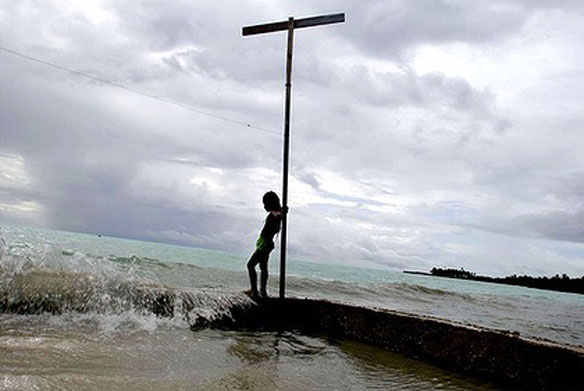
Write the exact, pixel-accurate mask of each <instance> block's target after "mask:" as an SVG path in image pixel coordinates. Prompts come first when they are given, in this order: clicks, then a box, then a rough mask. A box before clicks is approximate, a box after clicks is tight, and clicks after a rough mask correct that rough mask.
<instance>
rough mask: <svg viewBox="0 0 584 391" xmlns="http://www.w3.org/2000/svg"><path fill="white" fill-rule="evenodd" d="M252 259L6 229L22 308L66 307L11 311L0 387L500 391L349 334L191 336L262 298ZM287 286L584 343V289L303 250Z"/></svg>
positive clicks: (8, 280)
mask: <svg viewBox="0 0 584 391" xmlns="http://www.w3.org/2000/svg"><path fill="white" fill-rule="evenodd" d="M275 254H277V252H276V253H275ZM246 261H247V254H231V253H226V252H221V251H212V250H205V249H197V248H190V247H182V246H171V245H165V244H158V243H148V242H140V241H134V240H125V239H117V238H109V237H99V236H95V235H85V234H78V233H69V232H59V231H51V230H39V229H30V228H22V227H13V226H0V298H2V297H4V298H5V300H7V301H6V302H7V303H10V302H14V301H18V300H19V299H20V298H22V297H25V296H26V297H31V295H33V296H34V295H36V296H34V297H39V298H42V297H43V296H46V297H49V296H50V297H52V298H53V299H54V298H55V297H57V298H58V300H61V301H62V303H63V306H62V308H63V309H64V310H63V313H62V314H61V315H50V314H32V313H29V314H20V315H17V314H10V313H4V314H0V352H2V353H3V354H2V355H1V358H0V384H4V386H5V387H4V388H9V389H34V388H38V389H55V388H56V389H128V386H129V385H130V384H131V385H132V386H133V388H134V389H265V388H267V389H307V390H308V389H319V388H327V389H346V390H349V389H365V388H380V389H388V388H399V389H412V390H413V389H448V390H455V389H489V388H491V386H490V385H488V384H486V383H483V382H477V381H475V380H472V379H468V378H464V377H461V376H458V375H455V374H452V373H448V372H445V371H443V370H440V369H437V368H435V367H432V366H428V365H425V364H421V363H418V362H415V361H412V360H407V359H404V358H403V357H400V356H397V355H392V354H390V353H388V352H385V351H382V350H379V349H376V348H372V347H368V346H364V345H359V344H354V343H349V342H346V341H330V340H323V339H320V338H316V337H308V336H302V335H297V334H294V333H284V334H281V333H280V334H277V333H259V332H256V333H254V332H247V333H241V332H227V331H218V330H203V331H201V332H193V331H191V330H190V326H192V325H193V322H194V321H196V320H197V319H202V318H207V319H211V318H213V317H214V316H217V315H218V314H221V313H223V311H225V308H226V307H228V306H229V305H232V304H234V303H236V304H245V302H246V300H247V301H248V300H249V299H248V298H247V296H245V295H244V294H243V293H242V291H243V290H244V289H247V288H248V279H247V275H246V272H245V263H246ZM270 270H271V278H270V281H269V291H270V292H271V294H272V295H275V294H276V293H277V292H278V286H277V282H278V281H277V280H278V278H277V275H278V262H277V255H272V260H271V264H270ZM71 286H73V288H71ZM65 287H68V288H65ZM132 287H141V289H156V287H166V288H169V289H173V290H176V291H179V292H186V293H188V294H189V295H191V296H190V297H193V298H194V299H193V300H194V302H195V303H196V305H195V308H194V309H193V310H192V311H191V313H175V316H174V318H170V319H169V318H158V317H156V316H154V315H153V314H151V313H146V312H144V311H143V310H140V309H138V308H136V307H135V306H134V305H133V304H132V300H131V297H130V296H128V292H130V291H131V289H132ZM27 295H28V296H27ZM287 295H289V296H297V297H310V298H321V299H328V300H332V301H337V302H343V303H349V304H354V305H359V306H365V307H377V308H385V309H390V310H397V311H404V312H408V313H416V314H421V315H425V316H432V317H437V318H442V319H447V320H449V321H455V322H460V323H466V324H472V325H478V326H483V327H489V328H496V329H504V330H510V331H514V332H519V333H520V334H522V335H525V336H529V337H537V338H546V339H549V340H552V341H555V342H558V343H562V344H572V345H580V346H582V345H584V296H583V295H576V294H567V293H560V292H552V291H543V290H537V289H529V288H523V287H514V286H506V285H497V284H488V283H481V282H474V281H463V280H454V279H446V278H437V277H428V276H419V275H410V274H404V273H401V272H398V271H388V270H371V269H363V268H353V267H346V266H337V265H329V264H323V263H314V262H307V261H300V260H295V259H290V260H289V266H288V277H287ZM79 309H82V311H80V310H79ZM276 380H277V381H276ZM323 382H324V383H323ZM322 384H327V385H329V386H327V387H322Z"/></svg>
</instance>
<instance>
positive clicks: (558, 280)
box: [404, 267, 584, 294]
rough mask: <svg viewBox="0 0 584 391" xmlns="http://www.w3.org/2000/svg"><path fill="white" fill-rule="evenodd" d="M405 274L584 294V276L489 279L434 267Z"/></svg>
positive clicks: (513, 276)
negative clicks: (428, 271) (427, 271)
mask: <svg viewBox="0 0 584 391" xmlns="http://www.w3.org/2000/svg"><path fill="white" fill-rule="evenodd" d="M404 273H408V274H419V275H424V276H436V277H448V278H460V279H463V280H473V281H484V282H492V283H495V284H507V285H519V286H525V287H528V288H538V289H548V290H552V291H559V292H570V293H581V294H584V276H583V277H580V278H570V277H568V276H567V275H566V274H563V275H561V276H560V275H559V274H556V275H555V276H553V277H530V276H518V275H516V274H513V275H512V276H508V277H502V278H500V277H487V276H477V274H476V273H473V272H469V271H467V270H464V268H461V269H441V268H437V267H434V268H432V270H430V273H426V272H420V271H410V270H406V271H404Z"/></svg>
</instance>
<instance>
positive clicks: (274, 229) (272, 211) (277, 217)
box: [247, 191, 282, 298]
mask: <svg viewBox="0 0 584 391" xmlns="http://www.w3.org/2000/svg"><path fill="white" fill-rule="evenodd" d="M263 202H264V209H265V210H266V212H269V214H268V216H267V217H266V220H265V224H264V227H263V228H262V231H261V232H260V236H259V238H258V240H257V241H256V247H255V251H254V253H253V254H252V256H251V257H250V258H249V261H248V262H247V270H248V272H249V282H250V283H251V290H250V291H247V292H248V293H249V294H250V295H251V296H252V297H258V284H257V280H258V276H257V274H256V271H255V267H256V265H257V264H258V263H259V265H260V271H261V276H260V277H261V281H260V294H261V297H263V298H266V297H268V292H267V290H266V285H267V284H268V260H269V258H270V252H271V251H272V250H273V249H274V235H276V234H277V233H278V232H280V221H281V220H282V207H281V206H280V199H279V198H278V195H277V194H276V193H274V192H273V191H268V192H267V193H266V194H264V197H263Z"/></svg>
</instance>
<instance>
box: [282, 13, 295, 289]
mask: <svg viewBox="0 0 584 391" xmlns="http://www.w3.org/2000/svg"><path fill="white" fill-rule="evenodd" d="M293 47H294V18H293V17H290V18H288V51H287V54H286V104H285V108H284V115H285V117H284V170H283V171H284V172H283V175H282V208H283V211H284V213H283V214H282V242H281V245H280V299H283V298H284V297H285V292H286V235H287V228H288V227H287V226H288V160H289V157H290V104H291V102H290V101H291V99H292V50H293Z"/></svg>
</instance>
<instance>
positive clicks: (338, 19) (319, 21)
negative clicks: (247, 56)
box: [241, 13, 345, 36]
mask: <svg viewBox="0 0 584 391" xmlns="http://www.w3.org/2000/svg"><path fill="white" fill-rule="evenodd" d="M344 21H345V14H344V13H341V14H331V15H322V16H313V17H310V18H303V19H294V28H295V29H299V28H303V27H313V26H321V25H324V24H333V23H343V22H344ZM283 30H288V21H287V20H286V21H283V22H275V23H266V24H258V25H255V26H247V27H244V28H243V29H242V31H241V32H242V34H243V35H244V36H246V35H256V34H265V33H273V32H275V31H283Z"/></svg>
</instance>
